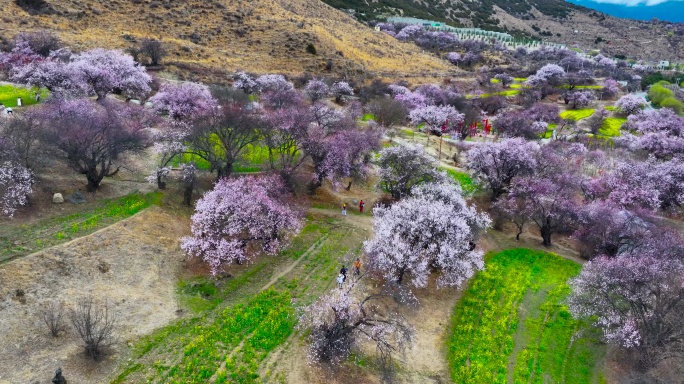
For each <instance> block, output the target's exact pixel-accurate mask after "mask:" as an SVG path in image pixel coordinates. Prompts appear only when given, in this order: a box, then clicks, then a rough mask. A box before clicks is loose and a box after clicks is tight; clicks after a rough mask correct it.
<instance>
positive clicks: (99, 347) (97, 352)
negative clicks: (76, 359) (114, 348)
mask: <svg viewBox="0 0 684 384" xmlns="http://www.w3.org/2000/svg"><path fill="white" fill-rule="evenodd" d="M116 321H117V319H116V316H115V315H114V314H113V313H111V312H110V311H109V307H108V305H107V304H105V305H103V306H97V305H95V303H94V302H93V299H92V298H88V299H85V300H83V301H81V302H80V303H78V305H77V306H76V309H73V310H72V311H71V324H72V325H73V326H74V329H75V330H76V332H77V333H78V335H79V336H80V337H81V340H83V343H84V344H85V345H84V348H85V352H86V354H87V355H88V356H89V357H90V358H92V359H93V360H99V359H100V357H101V356H102V352H103V349H104V348H106V347H107V346H109V345H111V343H112V342H113V339H114V325H115V324H116Z"/></svg>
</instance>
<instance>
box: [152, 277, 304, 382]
mask: <svg viewBox="0 0 684 384" xmlns="http://www.w3.org/2000/svg"><path fill="white" fill-rule="evenodd" d="M290 300H291V298H290V295H289V293H281V292H276V291H274V290H267V291H263V292H261V293H259V294H258V295H256V296H255V297H254V298H253V299H252V300H250V301H249V302H248V303H246V304H238V305H235V306H233V307H230V308H226V309H224V310H223V311H222V312H221V313H220V314H219V315H218V316H217V317H216V318H215V319H214V321H213V322H209V323H206V324H198V325H195V326H194V327H192V328H191V329H189V330H188V332H187V333H186V334H185V335H184V336H183V337H182V338H183V339H184V341H183V344H184V348H183V355H182V357H181V358H180V360H179V361H178V362H177V363H175V364H172V365H163V364H157V365H156V367H155V368H157V369H156V371H155V375H154V377H148V381H150V382H164V383H205V382H207V381H208V380H209V378H211V377H212V376H214V375H215V374H216V375H217V377H218V373H217V371H219V367H220V366H221V363H222V361H224V360H225V359H226V356H229V355H230V354H231V353H232V352H233V351H234V350H237V351H238V352H237V353H238V354H240V353H242V352H240V351H242V350H244V349H245V348H252V351H254V355H255V356H257V354H258V356H260V357H261V358H263V357H265V356H266V354H267V353H268V352H269V351H270V350H272V349H273V348H274V347H275V346H277V345H278V344H279V343H281V342H282V341H283V340H284V338H287V337H288V336H289V335H290V333H292V330H293V328H294V321H295V317H294V308H293V307H292V305H291V303H290ZM271 338H272V340H269V339H271ZM241 344H242V345H243V346H242V347H241V348H240V345H241ZM243 354H244V353H243ZM247 360H249V359H247ZM247 365H248V364H247ZM226 368H227V369H228V372H229V375H232V374H233V373H234V372H233V367H232V366H231V367H229V366H228V365H227V366H226ZM249 372H252V371H249ZM257 377H258V376H257Z"/></svg>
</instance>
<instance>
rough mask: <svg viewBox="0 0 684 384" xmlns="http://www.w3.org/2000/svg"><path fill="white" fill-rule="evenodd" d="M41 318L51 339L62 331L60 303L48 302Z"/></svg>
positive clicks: (61, 308)
mask: <svg viewBox="0 0 684 384" xmlns="http://www.w3.org/2000/svg"><path fill="white" fill-rule="evenodd" d="M42 316H43V321H44V322H45V325H47V327H48V329H49V330H50V334H51V335H52V337H57V336H59V331H61V330H63V329H64V306H63V305H62V303H55V302H50V303H49V304H47V305H46V307H45V309H43V312H42Z"/></svg>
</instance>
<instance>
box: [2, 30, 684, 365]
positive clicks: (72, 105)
mask: <svg viewBox="0 0 684 384" xmlns="http://www.w3.org/2000/svg"><path fill="white" fill-rule="evenodd" d="M379 26H380V28H381V30H382V31H384V32H385V33H389V34H391V35H393V36H396V38H397V39H399V40H405V41H413V42H415V43H416V44H418V45H420V46H422V47H426V49H429V50H431V51H433V52H441V53H442V56H443V57H445V58H446V59H447V60H448V61H450V62H452V63H453V64H456V65H459V66H465V67H469V66H474V65H476V64H478V63H481V62H482V61H483V60H484V59H485V58H486V57H487V56H488V55H483V52H484V51H486V50H491V49H498V50H501V54H502V55H504V56H505V57H506V58H507V59H508V58H511V57H519V58H522V59H524V60H525V61H526V62H527V63H528V64H527V65H526V67H520V66H517V67H516V65H517V64H516V65H511V66H510V68H509V67H507V68H505V69H504V68H502V67H497V68H489V67H487V66H482V67H481V68H480V71H479V72H478V74H477V79H478V81H477V82H476V83H473V84H470V85H468V84H464V82H459V81H458V80H455V81H452V82H450V83H447V82H445V84H441V85H440V84H434V83H427V84H420V85H416V84H409V83H406V82H399V83H394V84H386V83H383V82H382V81H379V80H378V81H374V82H373V83H372V85H369V86H364V85H362V83H361V82H356V81H351V80H350V81H349V82H346V81H342V80H340V79H326V78H314V77H312V76H310V75H307V76H303V77H301V78H299V79H295V80H292V79H290V78H288V77H286V76H284V75H280V74H259V75H253V74H249V73H245V72H237V73H235V74H234V75H233V77H232V87H223V88H221V87H213V86H212V87H211V88H210V87H208V86H206V85H203V84H198V83H192V82H179V83H176V82H173V83H170V82H169V83H167V82H164V83H162V84H161V86H160V87H159V89H158V91H157V92H155V93H154V95H151V94H152V88H155V89H156V88H157V87H156V85H154V86H153V82H152V78H151V76H150V75H149V74H148V73H147V72H146V70H145V68H144V67H143V66H141V65H139V64H138V63H136V62H135V61H134V60H133V58H132V57H130V56H128V55H126V54H124V53H122V52H121V51H117V50H104V49H93V50H86V51H83V52H78V53H74V52H71V51H70V50H69V49H67V48H63V47H62V45H61V43H59V41H55V40H54V38H53V36H49V35H22V36H20V37H19V38H18V39H17V41H16V42H15V44H14V46H13V47H12V50H11V51H10V52H7V53H3V54H2V55H0V66H1V67H2V70H3V71H5V72H6V73H7V75H8V76H9V78H10V79H11V80H12V81H15V82H19V83H21V84H24V85H28V86H39V87H44V88H46V89H48V90H49V91H50V92H51V95H50V97H49V98H47V100H44V102H43V103H40V104H39V105H37V106H35V107H31V108H26V109H25V110H22V111H21V113H18V114H17V116H15V117H12V118H11V119H7V120H6V121H2V122H1V123H0V132H1V133H2V136H0V210H1V212H2V214H3V215H4V216H12V215H15V214H17V212H19V214H21V212H22V211H21V210H20V211H18V210H19V209H20V207H23V206H26V205H29V204H30V203H31V201H32V200H31V199H32V195H33V194H35V191H40V190H41V189H40V188H35V185H36V182H38V183H42V182H44V181H42V180H41V178H40V177H38V176H36V175H39V176H40V171H41V168H42V167H43V166H44V162H43V161H42V160H43V159H42V158H43V157H44V158H49V160H50V162H55V163H61V164H62V165H64V166H65V168H66V167H68V168H70V169H71V170H73V172H75V173H77V174H81V175H83V177H84V179H83V180H84V182H85V185H86V188H87V190H88V191H91V192H95V191H97V190H98V189H100V187H101V186H102V184H103V180H105V178H107V177H112V176H115V175H117V174H118V173H119V172H121V170H123V169H127V168H129V165H130V164H131V163H132V162H131V161H130V159H131V156H133V155H149V156H152V157H153V160H154V168H153V169H150V170H148V171H150V173H151V174H149V176H148V177H147V180H148V181H149V182H150V183H153V184H154V183H156V185H157V187H158V188H159V189H166V188H167V185H168V184H169V183H170V181H172V180H175V182H176V183H177V186H178V188H177V189H179V190H181V191H182V194H183V203H184V204H185V205H187V206H193V204H192V203H193V193H194V192H195V191H196V190H198V189H204V191H203V192H204V193H203V195H202V197H201V198H200V199H199V200H198V201H196V203H195V204H194V206H193V208H194V213H193V214H192V217H191V221H192V224H191V233H190V235H189V236H187V237H184V238H183V239H182V240H181V248H182V250H183V251H184V252H185V253H186V254H187V255H188V256H191V257H196V258H198V259H201V260H202V261H203V262H205V263H206V264H207V265H208V266H209V267H210V270H211V273H212V275H214V276H215V277H216V276H219V275H221V273H222V272H223V271H224V270H225V269H226V268H228V267H229V265H230V264H232V263H239V264H242V263H250V262H253V261H254V260H255V259H256V258H257V257H260V256H262V255H277V254H278V253H280V252H281V251H283V250H284V249H285V248H286V247H288V246H289V245H290V244H291V240H292V238H293V237H294V236H296V235H297V234H298V233H299V232H300V231H301V230H302V228H303V226H304V219H303V217H304V209H303V203H302V201H307V200H306V196H302V194H301V192H303V191H306V192H309V193H310V194H312V195H315V194H316V192H317V191H319V188H322V187H323V186H324V185H326V184H328V185H330V186H331V187H332V188H333V189H335V190H336V192H339V193H341V194H342V196H346V197H349V194H348V192H347V191H350V190H352V185H354V186H355V188H356V185H357V184H355V183H359V182H362V181H365V180H369V179H370V180H373V179H374V177H369V176H377V185H376V186H375V188H376V189H375V191H374V192H377V193H378V195H381V197H380V198H378V199H377V200H379V201H382V203H378V204H377V205H375V206H374V207H372V211H371V213H372V217H373V222H372V226H373V233H372V235H371V236H369V238H367V239H366V241H365V242H363V245H362V246H361V245H359V249H360V250H361V251H362V255H363V256H362V257H364V258H365V259H364V268H365V271H364V272H367V273H366V274H365V275H363V276H361V277H354V280H353V282H351V283H348V284H347V285H344V286H341V287H340V289H338V290H333V291H331V292H327V293H326V294H324V295H323V296H322V297H320V298H318V299H317V300H316V299H315V300H314V301H313V303H312V304H310V305H307V306H304V307H302V308H299V310H300V311H299V314H298V317H297V318H298V321H299V323H298V327H299V329H300V330H302V331H303V332H304V333H305V337H306V339H307V340H308V352H309V353H308V355H309V359H310V360H311V362H317V363H326V364H331V365H338V364H344V362H345V361H346V360H347V359H348V358H349V357H350V356H351V354H352V353H353V352H354V349H355V348H359V347H360V346H361V345H363V344H364V343H366V342H369V343H371V344H372V345H374V346H375V347H376V349H377V351H378V353H379V357H380V361H381V364H382V365H383V367H384V368H388V367H391V366H392V364H393V362H392V356H394V355H396V354H397V353H399V352H401V351H402V350H403V348H404V347H406V346H407V345H408V344H409V343H410V342H411V340H412V337H413V330H412V327H411V325H410V324H408V323H407V321H406V320H405V319H403V318H402V317H401V316H399V315H397V311H395V308H393V306H394V305H395V304H397V305H404V304H406V303H404V302H401V301H402V300H396V301H400V303H392V301H393V299H396V296H401V297H402V298H403V299H406V298H408V299H415V297H413V296H412V294H411V290H413V289H416V288H426V287H428V285H429V281H431V278H433V277H434V281H436V284H437V286H438V287H439V288H444V287H461V286H463V285H464V284H465V283H466V282H467V281H468V280H469V279H471V278H472V277H473V276H475V275H476V274H477V273H478V271H481V270H483V269H484V268H486V267H485V262H484V251H483V250H482V249H481V247H480V246H479V245H480V240H481V239H482V237H483V236H485V235H486V233H487V231H488V230H489V228H490V226H491V225H492V222H495V223H497V224H501V223H503V222H509V223H511V224H512V226H514V227H515V228H516V234H515V239H516V240H519V241H528V240H529V239H528V238H527V237H528V236H529V234H530V233H532V234H533V235H534V236H535V239H537V240H536V241H539V242H540V243H541V245H543V246H545V247H553V246H556V245H557V244H558V243H559V242H561V241H559V240H560V237H561V236H565V237H566V238H567V239H572V241H571V242H570V243H572V244H571V245H570V246H571V247H574V249H575V250H576V251H578V253H579V255H580V256H581V257H582V258H584V259H586V260H587V262H586V264H584V265H583V267H582V272H581V273H580V274H579V275H578V276H577V277H575V278H574V279H572V280H571V281H570V291H571V292H570V296H569V298H568V300H567V304H568V308H569V310H570V312H571V314H572V315H573V316H574V317H576V318H578V319H586V320H587V321H588V322H591V323H592V324H593V325H594V326H596V327H597V328H598V329H599V330H600V332H601V333H602V335H603V339H604V341H605V342H607V343H609V344H612V345H615V346H617V347H619V348H624V349H625V350H627V351H628V352H630V355H632V356H633V357H634V358H635V362H636V363H635V366H637V367H638V368H639V369H641V370H647V369H649V368H650V367H653V366H654V365H656V364H658V363H659V362H661V361H664V360H667V359H669V358H671V356H674V355H676V354H678V353H681V352H682V351H684V349H683V348H684V346H683V345H682V341H681V340H682V336H683V335H682V331H681V330H682V326H683V325H684V323H682V316H681V313H682V311H683V310H684V304H683V303H682V300H683V299H684V292H683V291H682V283H683V281H682V274H683V273H684V267H683V265H684V253H683V252H684V247H683V246H682V236H681V235H680V233H679V232H678V231H677V229H676V228H677V227H678V224H679V222H678V221H680V220H681V219H680V217H681V216H680V214H681V208H682V206H683V205H684V118H682V117H681V116H678V115H677V114H676V113H675V112H674V111H673V110H672V109H668V108H661V109H650V108H649V109H646V104H647V103H646V101H645V100H644V99H642V98H640V97H637V96H635V95H630V94H627V95H624V96H622V97H619V96H620V94H621V89H620V86H619V83H618V81H617V80H621V81H622V80H625V79H626V76H627V74H628V73H627V72H625V71H626V70H625V69H624V65H620V64H618V63H616V62H615V61H614V60H612V59H610V58H606V57H598V58H596V59H595V60H588V59H584V58H582V57H581V56H579V55H577V54H576V53H575V52H572V51H569V50H563V49H551V48H548V47H542V48H540V49H539V50H536V51H530V52H528V51H527V50H525V49H522V50H520V49H519V50H517V51H516V52H515V54H513V53H511V52H507V51H506V50H505V48H503V47H500V46H499V47H493V46H492V44H488V43H485V42H480V41H470V40H459V39H458V38H456V37H454V36H453V35H451V34H446V33H439V32H432V31H426V30H425V29H423V28H422V27H417V26H403V27H401V28H398V27H396V26H392V25H386V24H380V25H379ZM446 52H448V53H447V54H445V55H444V53H446ZM488 64H491V62H490V63H488ZM509 72H510V73H509ZM593 73H599V74H601V75H602V76H605V77H608V76H610V77H611V78H607V79H606V80H604V81H603V85H602V87H601V86H595V87H581V86H582V85H591V84H595V81H594V79H593V78H592V74H593ZM514 76H516V77H515V78H514ZM521 76H528V80H527V81H526V82H524V83H523V84H516V86H515V87H512V85H513V83H514V82H516V81H519V82H521V83H522V81H521V80H520V79H519V77H521ZM492 78H493V79H496V80H498V82H497V81H491V80H492ZM631 79H632V80H633V79H635V78H631ZM291 80H292V81H291ZM499 83H500V84H499ZM295 84H298V85H297V87H295ZM517 86H519V87H520V88H518V87H517ZM502 87H503V88H511V90H510V91H514V92H512V93H515V92H519V93H520V94H519V96H517V97H516V96H512V95H511V96H509V95H510V93H509V92H510V91H509V90H507V91H506V92H501V91H502V89H503V88H502ZM594 88H595V89H597V91H593V90H591V89H594ZM466 94H467V95H466ZM551 95H557V96H558V97H559V99H558V100H560V102H556V100H557V99H555V98H553V97H550V98H549V97H548V96H551ZM599 97H600V98H601V100H597V99H598V98H599ZM618 97H619V99H618ZM132 98H138V99H140V100H142V101H145V100H148V101H149V102H150V103H151V107H145V106H139V105H138V104H137V103H132V102H125V101H130V99H132ZM545 98H546V100H545ZM549 99H550V101H551V102H549ZM606 99H618V100H617V102H616V103H615V112H614V114H613V116H614V117H624V118H626V120H627V121H626V123H625V125H624V126H623V127H622V128H621V131H620V136H619V137H614V138H611V139H610V141H608V140H601V138H600V137H599V139H597V136H600V135H601V132H602V128H603V127H604V126H605V123H606V122H607V121H608V117H609V116H611V113H610V111H609V109H610V108H608V103H606V101H605V100H606ZM124 100H125V101H124ZM357 100H359V101H357ZM563 101H565V103H566V104H567V106H563V105H562V104H563ZM558 104H560V105H561V106H562V108H570V109H581V108H587V107H589V106H590V105H592V104H597V106H596V108H597V109H596V111H595V112H594V114H593V115H592V116H591V117H589V118H587V119H584V121H581V122H578V123H571V122H569V121H567V120H566V121H564V120H562V119H561V118H560V113H561V110H560V108H559V107H558ZM604 105H605V106H606V107H605V108H604ZM573 112H577V111H573ZM362 116H363V118H362ZM368 116H370V121H366V120H369V119H368V118H367V117H368ZM485 119H487V120H488V122H492V126H491V127H493V129H494V130H493V132H490V128H491V127H490V126H489V125H488V124H487V122H485ZM561 124H562V125H561ZM556 125H558V126H560V127H558V128H557V129H558V130H561V129H563V128H564V127H566V126H568V127H571V128H572V127H579V128H578V129H576V130H574V131H573V132H571V134H569V135H566V136H563V137H560V138H558V136H557V135H555V134H554V135H553V136H551V137H550V138H549V137H548V136H547V135H546V133H547V132H549V131H550V130H551V128H553V127H554V126H556ZM400 126H410V127H414V128H416V129H422V130H423V133H425V134H427V135H428V140H427V142H428V145H429V135H430V134H435V135H442V134H449V135H451V136H452V137H451V138H450V139H457V140H453V141H452V140H449V141H451V142H450V143H449V144H453V143H454V142H456V144H453V146H451V147H450V149H451V150H452V151H453V150H454V149H457V150H461V149H465V150H466V151H465V153H464V155H465V156H464V158H465V160H466V161H465V167H466V168H467V170H468V172H469V173H470V175H469V176H472V177H473V179H474V181H475V183H476V184H477V186H478V190H477V192H476V193H475V194H474V195H473V194H471V193H467V194H466V193H464V192H463V190H462V189H461V188H460V187H459V185H457V184H455V183H454V182H453V181H451V179H450V177H449V176H448V175H447V174H446V173H445V172H442V171H441V169H443V168H442V167H444V166H445V164H443V163H441V159H437V160H436V159H434V158H433V157H432V156H431V155H430V153H432V152H431V151H432V148H429V149H425V148H423V147H421V146H418V145H411V144H408V143H407V140H404V138H401V139H397V140H394V138H395V137H396V136H395V135H397V134H398V131H394V130H393V127H400ZM482 128H485V130H486V134H480V132H479V130H482ZM587 128H588V129H587ZM554 132H555V131H554ZM588 133H591V135H589V134H588ZM385 135H387V136H389V137H390V138H391V140H390V144H392V145H389V146H387V147H384V148H383V145H382V144H383V143H382V142H383V140H385ZM415 136H419V135H417V134H416V135H415ZM420 137H422V136H420ZM468 137H470V139H469V140H468V141H467V142H465V140H466V139H467V138H468ZM414 140H416V139H415V137H414ZM449 141H446V140H445V142H449ZM394 144H396V145H394ZM440 151H441V148H440ZM255 153H258V154H259V155H261V156H262V159H261V160H262V162H263V164H259V166H260V167H261V168H260V171H261V172H259V173H260V174H259V175H257V176H245V175H241V174H239V172H236V171H238V170H239V168H238V166H240V165H242V164H243V162H244V161H246V160H245V159H246V158H247V157H248V156H249V155H252V154H255ZM459 156H460V154H459V153H456V154H455V156H454V157H453V159H454V163H456V164H458V163H459ZM188 158H191V159H193V160H192V161H196V163H195V162H192V161H191V162H186V161H187V159H188ZM150 163H151V162H150ZM448 165H449V166H451V165H452V164H448ZM203 171H205V172H203ZM209 178H210V179H211V180H209ZM340 186H343V187H346V191H341V188H339V187H340ZM41 187H42V186H41ZM352 193H356V190H354V192H352ZM295 195H299V196H297V197H296V198H294V196H295ZM472 196H474V199H476V201H477V207H478V208H476V205H475V203H472V202H470V201H468V199H469V198H471V197H472ZM368 205H371V204H370V203H368ZM485 212H488V213H485ZM490 215H491V216H492V217H493V219H494V221H492V219H490ZM350 216H356V215H350ZM354 219H355V217H345V218H343V219H342V220H354ZM499 227H501V226H500V225H495V228H499ZM526 229H527V230H528V231H527V233H526ZM304 232H306V231H304ZM511 237H513V236H512V235H511ZM359 243H360V241H359ZM564 245H565V243H564ZM364 279H373V284H366V285H364V283H365V280H364ZM350 280H351V279H350ZM371 285H373V286H375V288H377V286H380V288H379V289H376V290H375V291H372V290H371V289H370V288H369V287H370V286H371ZM371 291H372V292H371ZM397 292H399V294H397ZM388 369H389V368H388Z"/></svg>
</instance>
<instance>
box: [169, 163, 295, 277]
mask: <svg viewBox="0 0 684 384" xmlns="http://www.w3.org/2000/svg"><path fill="white" fill-rule="evenodd" d="M283 196H284V195H283V183H282V180H281V179H280V178H279V177H277V176H269V177H261V178H256V177H242V178H238V179H221V180H219V181H218V182H217V183H216V185H215V186H214V189H213V190H211V191H209V192H207V193H205V194H204V196H203V197H202V198H201V199H199V200H198V201H197V203H196V205H195V213H194V214H193V215H192V227H191V231H192V236H190V237H185V238H183V239H182V243H181V248H182V249H183V250H184V251H185V252H187V253H188V254H189V255H191V256H194V257H200V258H202V259H203V260H204V261H206V262H207V263H208V264H209V266H210V267H211V273H212V274H216V273H218V272H219V270H220V269H221V266H222V265H223V264H225V263H229V262H239V263H242V262H246V261H247V262H248V261H251V260H252V259H253V258H254V257H255V256H256V254H258V253H259V252H260V251H263V252H265V253H267V254H271V255H274V254H276V253H278V252H279V251H280V250H281V249H283V248H284V247H286V246H287V244H288V239H289V238H290V237H291V235H292V234H294V233H297V232H298V231H299V230H300V229H301V221H300V219H299V217H298V214H297V213H296V211H295V210H294V209H292V208H291V207H288V205H287V204H286V203H285V202H284V200H283Z"/></svg>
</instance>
